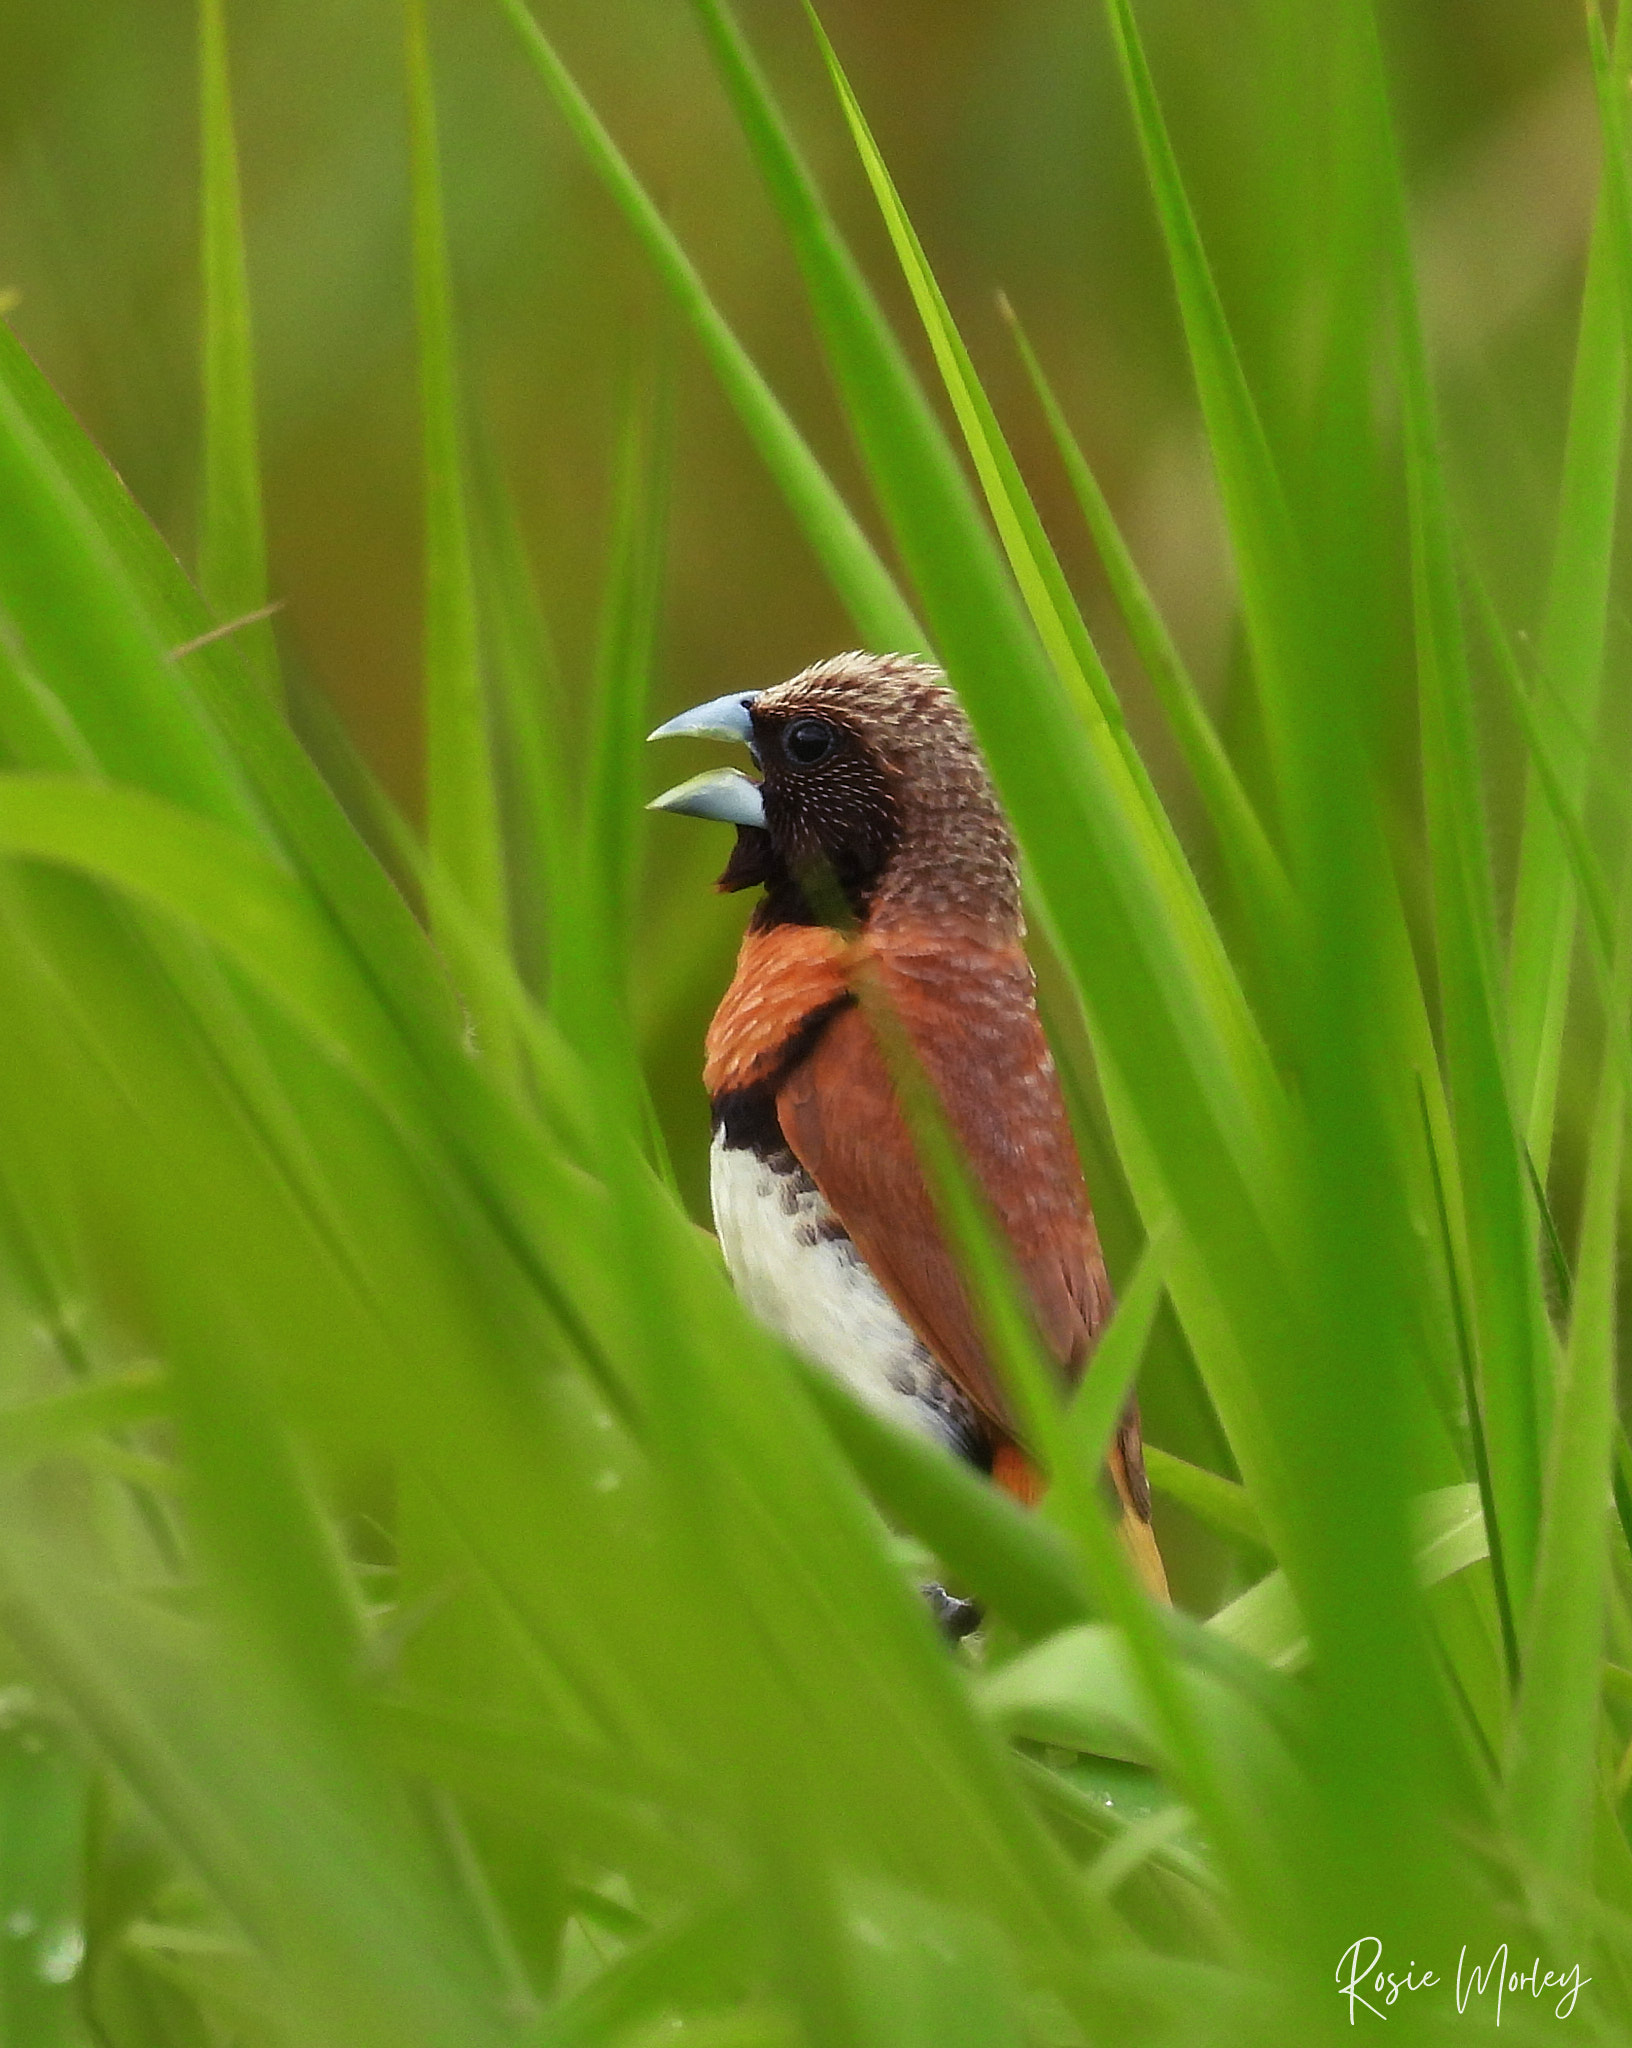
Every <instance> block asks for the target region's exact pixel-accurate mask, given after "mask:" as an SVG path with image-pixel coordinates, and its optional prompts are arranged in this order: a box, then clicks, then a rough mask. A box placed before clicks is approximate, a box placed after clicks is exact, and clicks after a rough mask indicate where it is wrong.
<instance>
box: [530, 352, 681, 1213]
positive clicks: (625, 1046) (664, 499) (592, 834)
mask: <svg viewBox="0 0 1632 2048" xmlns="http://www.w3.org/2000/svg"><path fill="white" fill-rule="evenodd" d="M658 346H659V344H657V343H655V342H654V344H653V345H652V349H651V352H650V358H649V360H647V361H646V362H644V363H643V364H641V365H640V366H639V368H638V369H637V370H636V372H635V373H634V375H633V377H632V378H631V384H630V390H629V394H628V398H627V400H626V404H625V412H624V424H623V432H622V437H621V442H620V447H619V453H618V464H617V484H616V489H615V492H614V503H615V510H614V515H613V533H612V543H611V550H610V555H609V561H608V568H607V578H606V589H605V594H604V597H603V600H602V607H601V630H600V639H599V645H598V647H597V650H596V658H595V678H594V687H593V690H592V693H591V698H590V705H589V711H588V725H587V739H586V744H587V750H588V769H587V775H586V779H585V783H584V789H583V794H582V797H581V799H580V801H579V802H578V804H577V805H576V806H575V818H576V823H577V843H576V846H575V849H574V858H575V861H576V864H577V880H576V886H575V887H574V888H572V889H571V890H570V891H568V892H566V893H565V894H564V895H563V897H562V899H561V901H560V903H559V905H558V908H557V915H556V918H555V921H554V925H553V928H552V941H553V943H552V965H551V969H550V1012H551V1015H552V1016H553V1017H554V1018H555V1019H556V1021H557V1022H558V1023H559V1024H560V1026H561V1029H562V1031H563V1033H564V1034H565V1036H566V1038H567V1040H568V1042H569V1043H570V1044H571V1045H573V1046H575V1047H576V1048H577V1050H578V1052H579V1054H580V1056H581V1057H582V1058H583V1060H584V1062H585V1065H586V1067H587V1068H588V1069H589V1070H590V1072H591V1074H592V1076H593V1077H594V1085H595V1086H597V1087H598V1088H600V1089H602V1090H605V1091H606V1092H607V1093H608V1095H609V1096H610V1097H611V1098H612V1099H613V1100H614V1101H615V1102H616V1103H619V1104H621V1105H623V1106H624V1108H625V1109H626V1110H627V1111H628V1112H629V1114H630V1115H632V1116H635V1117H637V1118H638V1120H639V1122H640V1123H641V1124H642V1125H643V1126H644V1128H645V1130H646V1132H647V1136H648V1142H649V1143H650V1144H651V1146H652V1147H653V1150H654V1154H655V1157H656V1159H657V1161H658V1163H659V1167H660V1170H661V1171H662V1172H663V1173H664V1175H665V1177H666V1178H667V1179H668V1180H669V1182H670V1184H671V1185H672V1184H673V1174H672V1169H670V1167H669V1165H668V1161H667V1157H666V1152H665V1149H664V1146H663V1142H662V1136H661V1132H660V1130H659V1127H658V1125H657V1120H656V1115H655V1112H654V1110H653V1109H652V1105H651V1100H650V1096H649V1093H648V1091H647V1088H646V1084H645V1078H644V1075H643V1074H642V1072H641V1069H640V1063H639V1058H638V1054H637V1050H636V1046H635V1040H634V1035H633V1029H632V1024H631V1019H630V1005H631V991H632V972H633V962H634V958H635V952H636V943H637V941H636V929H635V890H636V884H637V882H638V879H639V856H640V849H641V846H642V843H643V841H644V836H645V830H644V828H645V818H644V815H643V813H642V810H641V805H640V783H641V775H642V766H641V753H642V745H641V743H642V741H643V739H644V737H645V732H646V729H647V726H648V725H649V723H650V720H649V719H648V718H647V717H646V715H645V714H646V707H647V705H648V703H649V702H650V699H651V677H652V667H653V663H654V660H655V657H656V649H657V635H658V623H659V613H660V609H661V596H662V582H663V570H664V555H665V549H666V543H667V523H668V498H669V472H670V463H671V456H672V413H671V395H670V390H669V383H668V373H667V365H666V363H665V362H663V361H661V360H659V357H658V354H657V349H658Z"/></svg>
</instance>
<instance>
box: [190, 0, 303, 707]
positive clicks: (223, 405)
mask: <svg viewBox="0 0 1632 2048" xmlns="http://www.w3.org/2000/svg"><path fill="white" fill-rule="evenodd" d="M198 45H199V117H200V133H201V138H202V143H203V150H202V159H203V161H202V171H203V175H202V178H201V180H200V190H201V193H202V197H203V224H202V225H203V235H202V244H203V284H204V289H203V305H204V492H203V503H202V506H201V509H200V516H199V549H198V584H199V589H200V590H201V591H202V592H203V594H204V600H205V602H206V603H207V604H208V605H209V607H210V609H211V610H212V611H213V612H214V613H215V615H216V617H217V619H219V620H221V621H223V622H225V621H229V620H244V621H245V622H246V623H245V624H244V625H243V627H242V628H241V629H240V639H241V643H242V644H241V648H240V652H241V654H242V658H243V660H244V662H245V664H246V665H247V666H248V667H249V668H250V669H252V670H253V672H254V674H255V676H256V678H257V680H258V681H259V682H260V683H261V685H262V687H263V688H264V689H266V690H267V691H268V693H269V694H270V695H271V697H272V699H273V701H274V702H279V701H281V697H282V685H281V682H280V679H279V676H278V663H277V644H276V641H275V640H274V638H273V635H272V629H271V627H270V625H268V624H266V623H265V622H264V621H265V616H266V605H267V581H266V528H265V520H264V516H263V514H262V510H261V463H260V446H259V436H258V432H257V428H256V420H255V349H254V336H253V332H252V328H251V323H250V310H249V272H248V266H247V263H246V261H245V255H244V230H243V205H242V198H241V194H240V191H239V182H238V146H237V141H236V139H235V137H234V133H233V119H232V85H231V78H230V75H229V71H228V64H227V28H226V15H225V0H199V9H198Z"/></svg>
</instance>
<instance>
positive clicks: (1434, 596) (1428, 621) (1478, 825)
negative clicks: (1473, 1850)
mask: <svg viewBox="0 0 1632 2048" xmlns="http://www.w3.org/2000/svg"><path fill="white" fill-rule="evenodd" d="M1396 218H1397V219H1398V215H1397V216H1396ZM1408 266H1409V254H1408V251H1407V250H1406V248H1405V243H1404V230H1403V223H1401V224H1400V226H1399V228H1398V235H1397V243H1396V267H1395V277H1396V294H1397V303H1398V307H1399V335H1400V338H1399V359H1400V378H1401V400H1402V408H1403V416H1404V434H1405V452H1406V480H1407V487H1408V499H1409V508H1410V517H1411V549H1412V586H1413V594H1414V603H1415V608H1416V619H1417V626H1416V632H1417V675H1418V692H1419V702H1420V705H1421V726H1422V756H1423V769H1422V775H1423V790H1424V797H1425V804H1426V810H1427V820H1428V846H1429V857H1430V878H1431V885H1432V893H1433V902H1434V924H1435V936H1436V941H1437V947H1438V956H1439V973H1440V1007H1441V1015H1442V1028H1443V1031H1444V1036H1445V1064H1446V1071H1447V1076H1448V1094H1449V1097H1450V1101H1451V1106H1452V1113H1453V1118H1454V1122H1455V1128H1456V1145H1457V1153H1458V1157H1459V1159H1460V1161H1461V1162H1462V1167H1463V1185H1462V1199H1463V1203H1464V1208H1465V1213H1466V1218H1467V1236H1468V1254H1469V1261H1470V1274H1471V1278H1472V1289H1471V1302H1472V1309H1473V1334H1474V1339H1475V1344H1476V1349H1477V1354H1478V1359H1479V1365H1480V1373H1481V1379H1482V1383H1483V1395H1484V1399H1483V1403H1482V1413H1483V1416H1484V1421H1485V1427H1486V1432H1487V1438H1488V1443H1489V1449H1490V1465H1491V1481H1492V1487H1493V1491H1494V1496H1495V1502H1494V1504H1495V1508H1496V1519H1497V1522H1498V1524H1499V1526H1500V1529H1501V1545H1502V1557H1503V1563H1504V1566H1505V1568H1506V1572H1507V1574H1508V1577H1509V1580H1510V1583H1511V1586H1512V1595H1513V1602H1514V1607H1515V1610H1516V1611H1517V1612H1518V1613H1521V1614H1522V1613H1523V1611H1524V1608H1525V1605H1526V1603H1527V1601H1528V1598H1529V1592H1530V1585H1531V1580H1532V1577H1533V1573H1534V1569H1535V1554H1536V1542H1537V1534H1538V1522H1539V1515H1540V1501H1541V1466H1542V1460H1543V1458H1544V1456H1545V1445H1546V1435H1547V1426H1548V1421H1549V1419H1550V1418H1549V1415H1548V1410H1549V1409H1550V1406H1551V1399H1550V1394H1551V1387H1550V1380H1551V1357H1550V1350H1549V1347H1548V1345H1547V1343H1546V1341H1545V1331H1546V1312H1545V1307H1544V1304H1543V1302H1542V1300H1541V1291H1540V1282H1539V1273H1538V1267H1537V1260H1536V1244H1535V1234H1534V1231H1533V1230H1532V1228H1531V1219H1530V1206H1529V1199H1528V1193H1529V1191H1528V1184H1527V1179H1526V1175H1525V1172H1524V1168H1523V1162H1522V1158H1521V1153H1520V1147H1519V1140H1518V1134H1517V1132H1516V1130H1515V1127H1514V1121H1513V1109H1512V1103H1511V1099H1510V1097H1509V1094H1508V1086H1507V1077H1506V1050H1507V1048H1506V1044H1505V1042H1504V1036H1503V1031H1502V1026H1501V1022H1500V986H1501V984H1500V977H1499V974H1498V969H1497V964H1496V961H1497V942H1496V910H1495V901H1494V884H1493V871H1492V864H1491V857H1490V847H1489V832H1488V827H1487V824H1486V820H1485V816H1484V807H1483V801H1482V797H1481V790H1482V787H1483V779H1484V778H1483V774H1482V771H1481V765H1480V761H1479V756H1478V751H1477V745H1476V741H1475V737H1474V732H1475V727H1474V717H1473V705H1472V696H1471V686H1470V681H1469V676H1468V668H1467V650H1466V645H1465V640H1464V635H1463V627H1462V617H1461V599H1460V591H1459V587H1458V579H1457V574H1456V557H1455V545H1454V538H1453V534H1454V528H1453V525H1452V520H1451V515H1450V509H1449V502H1448V497H1447V491H1446V484H1445V477H1444V470H1443V464H1442V458H1441V455H1440V442H1439V432H1438V426H1437V421H1436V418H1435V410H1434V403H1433V396H1432V389H1431V385H1430V380H1429V372H1428V365H1427V359H1426V354H1425V351H1424V348H1423V343H1422V338H1421V330H1420V326H1419V323H1418V319H1417V314H1416V304H1415V290H1414V284H1413V281H1412V277H1411V273H1410V270H1409V267H1408Z"/></svg>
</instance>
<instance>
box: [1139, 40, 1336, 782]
mask: <svg viewBox="0 0 1632 2048" xmlns="http://www.w3.org/2000/svg"><path fill="white" fill-rule="evenodd" d="M1106 12H1107V14H1108V16H1109V20H1110V25H1111V36H1112V41H1113V43H1114V45H1115V49H1116V54H1117V61H1118V64H1119V66H1120V68H1121V72H1122V78H1123V84H1124V86H1125V88H1126V91H1127V96H1128V103H1129V106H1130V108H1131V110H1132V113H1133V120H1134V127H1135V130H1136V132H1137V134H1138V138H1139V148H1140V152H1141V154H1142V156H1143V158H1144V163H1145V174H1146V177H1147V179H1148V181H1149V184H1150V189H1151V194H1152V197H1153V199H1154V201H1155V206H1156V216H1157V221H1158V223H1159V225H1160V228H1161V232H1162V238H1163V241H1164V243H1165V244H1166V247H1167V255H1168V265H1169V269H1170V270H1171V273H1172V277H1173V283H1174V289H1175V291H1176V292H1177V295H1178V301H1179V313H1180V317H1181V319H1182V321H1183V323H1184V332H1185V338H1186V340H1187V342H1188V344H1189V353H1190V366H1191V371H1192V374H1193V375H1194V377H1195V382H1196V394H1197V397H1198V398H1199V400H1200V403H1201V411H1202V418H1203V420H1204V421H1205V422H1206V427H1207V435H1208V439H1209V441H1210V442H1211V445H1212V451H1213V462H1214V468H1215V471H1216V474H1217V477H1218V484H1219V490H1220V493H1221V495H1222V497H1223V500H1224V508H1225V516H1226V519H1227V521H1228V524H1229V529H1230V535H1231V540H1232V542H1233V545H1234V550H1235V559H1236V568H1237V573H1238V574H1239V576H1240V581H1241V609H1242V616H1243V619H1244V621H1245V624H1246V631H1247V637H1248V640H1249V642H1250V644H1251V647H1252V654H1253V664H1254V671H1255V675H1256V679H1257V685H1258V690H1259V695H1260V701H1261V703H1262V706H1263V712H1264V721H1265V728H1266V731H1267V733H1268V737H1269V742H1270V757H1271V761H1272V763H1273V764H1274V765H1275V767H1276V769H1277V781H1278V783H1279V784H1280V786H1281V787H1282V788H1283V789H1284V787H1285V783H1286V777H1287V774H1288V770H1289V758H1288V750H1289V739H1288V728H1287V715H1288V714H1287V696H1288V693H1289V692H1290V691H1291V690H1293V689H1295V688H1296V686H1297V678H1298V676H1299V674H1300V673H1301V671H1302V668H1303V666H1304V660H1303V646H1302V642H1303V634H1304V631H1305V605H1306V602H1307V593H1306V592H1305V590H1304V587H1303V576H1304V572H1303V568H1302V565H1301V563H1300V559H1299V551H1298V546H1297V536H1296V534H1295V532H1294V530H1293V526H1292V520H1291V515H1290V512H1289V510H1288V507H1287V502H1286V496H1285V491H1284V488H1283V484H1282V481H1281V478H1280V476H1279V475H1278V474H1277V471H1276V466H1275V460H1274V456H1273V453H1272V451H1271V449H1270V445H1269V441H1268V438H1267V436H1266V435H1265V433H1264V428H1263V422H1262V420H1261V419H1260V417H1259V414H1258V408H1257V405H1256V403H1255V401H1254V399H1253V396H1252V391H1251V389H1250V387H1249V385H1248V383H1247V379H1246V375H1245V372H1244V371H1243V369H1242V366H1241V359H1240V356H1239V355H1238V353H1237V351H1236V346H1235V341H1234V337H1233V336H1232V335H1231V333H1230V327H1229V321H1228V319H1227V318H1226V316H1225V312H1224V306H1223V301H1222V300H1221V299H1220V297H1219V293H1218V287H1217V285H1216V284H1215V282H1214V280H1213V274H1212V269H1211V267H1210V265H1209V263H1208V260H1207V253H1206V250H1205V248H1204V246H1203V244H1202V239H1201V232H1200V228H1199V226H1198V224H1197V221H1196V217H1195V213H1194V210H1193V208H1192V206H1191V204H1190V199H1189V196H1188V194H1187V192H1186V190H1185V185H1184V179H1183V176H1182V174H1181V173H1180V170H1179V164H1178V159H1177V157H1176V155H1175V154H1174V150H1173V144H1172V139H1171V137H1170V135H1169V133H1168V128H1167V123H1166V120H1165V118H1164V116H1163V113H1162V108H1161V102H1160V100H1159V99H1158V97H1157V93H1156V84H1155V80H1154V78H1153V77H1152V75H1151V71H1150V64H1149V60H1148V58H1147V57H1146V54H1145V47H1144V42H1143V39H1142V38H1141V36H1140V33H1139V25H1138V22H1137V20H1136V19H1135V16H1134V12H1133V7H1132V4H1131V0H1106Z"/></svg>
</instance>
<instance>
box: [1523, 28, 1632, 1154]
mask: <svg viewBox="0 0 1632 2048" xmlns="http://www.w3.org/2000/svg"><path fill="white" fill-rule="evenodd" d="M1587 25H1588V31H1589V38H1590V41H1591V45H1592V56H1593V66H1594V71H1595V74H1596V78H1597V83H1598V104H1599V111H1600V116H1601V125H1602V133H1603V148H1604V173H1603V190H1602V193H1601V196H1600V198H1599V202H1598V214H1597V218H1596V220H1595V222H1594V224H1593V234H1592V247H1591V252H1590V254H1589V256H1588V259H1587V281H1586V287H1585V289H1584V291H1583V293H1582V298H1581V317H1580V326H1579V329H1578V331H1577V335H1576V353H1575V369H1574V375H1573V378H1572V381H1571V387H1570V413H1569V424H1568V428H1567V430H1566V434H1565V443H1564V474H1563V479H1562V482H1561V484H1560V487H1559V509H1558V518H1557V521H1556V524H1555V526H1554V529H1553V559H1552V566H1551V570H1550V573H1549V576H1548V583H1547V597H1546V604H1545V607H1544V610H1543V613H1542V623H1541V637H1540V643H1539V648H1538V666H1539V669H1540V673H1541V676H1542V678H1543V680H1544V684H1545V687H1546V689H1547V691H1548V693H1549V695H1550V696H1552V697H1555V698H1556V700H1557V703H1558V706H1559V709H1560V712H1561V713H1562V716H1560V717H1559V718H1558V719H1557V720H1555V725H1556V728H1557V731H1558V738H1559V741H1560V743H1561V745H1560V755H1561V758H1560V759H1559V761H1558V769H1559V772H1560V775H1561V780H1562V787H1563V790H1564V792H1565V794H1566V796H1567V798H1568V799H1569V801H1570V803H1571V804H1572V806H1576V805H1579V804H1580V802H1581V800H1582V799H1583V797H1584V796H1585V793H1586V787H1587V778H1588V774H1589V771H1590V767H1591V759H1592V753H1591V747H1590V744H1589V742H1588V740H1587V739H1586V737H1585V736H1586V735H1590V733H1591V731H1592V729H1593V726H1594V724H1595V723H1596V717H1597V706H1598V699H1599V692H1600V686H1601V682H1602V677H1603V665H1604V648H1605V641H1606V638H1607V634H1608V626H1609V602H1610V593H1611V589H1612V574H1613V554H1614V539H1615V513H1616V505H1617V501H1618V499H1619V495H1620V477H1621V438H1622V436H1621V428H1622V423H1623V419H1624V415H1625V409H1626V335H1627V329H1626V326H1625V311H1624V309H1625V308H1626V307H1627V306H1628V304H1629V303H1632V213H1629V211H1628V205H1627V164H1626V143H1625V109H1624V84H1622V85H1617V84H1616V82H1615V81H1617V80H1621V81H1624V79H1625V76H1626V67H1627V60H1628V57H1629V55H1632V11H1629V10H1628V9H1626V8H1622V9H1621V10H1620V18H1619V20H1618V21H1617V23H1616V28H1615V49H1614V52H1613V55H1612V54H1611V52H1610V51H1609V50H1608V49H1607V48H1606V47H1605V46H1604V40H1603V28H1602V23H1601V21H1600V20H1599V17H1598V12H1597V9H1596V7H1589V8H1588V10H1587ZM1576 735H1582V736H1583V737H1582V738H1581V739H1579V740H1577V738H1576V737H1575V736H1576ZM1575 922H1576V903H1575V899H1574V892H1573V884H1572V881H1571V876H1570V871H1569V863H1568V860H1567V858H1566V855H1565V851H1564V848H1563V846H1562V845H1561V844H1560V841H1559V836H1558V826H1557V823H1556V821H1555V818H1554V815H1553V806H1552V804H1551V803H1550V801H1549V799H1548V796H1547V792H1546V791H1545V790H1544V789H1543V788H1542V786H1541V783H1540V778H1539V776H1538V774H1537V772H1536V770H1535V769H1534V768H1532V769H1531V771H1530V775H1529V780H1528V783H1527V786H1526V790H1525V799H1524V826H1523V834H1522V837H1521V840H1520V846H1519V873H1518V882H1517V887H1516V892H1515V896H1514V904H1513V928H1512V933H1511V936H1510V940H1509V949H1508V986H1509V999H1510V1002H1511V1006H1512V1061H1513V1088H1514V1101H1515V1102H1516V1104H1517V1106H1518V1111H1519V1116H1520V1120H1521V1128H1522V1130H1523V1131H1524V1134H1525V1141H1526V1144H1527V1146H1528V1149H1529V1153H1530V1157H1531V1158H1532V1159H1533V1160H1534V1161H1535V1163H1536V1170H1537V1172H1538V1173H1539V1174H1540V1175H1541V1176H1542V1179H1543V1181H1545V1179H1546V1175H1547V1164H1548V1160H1549V1158H1550V1157H1551V1154H1552V1145H1553V1124H1554V1114H1555V1107H1556V1102H1557V1095H1558V1074H1559V1061H1560V1055H1561V1051H1562V1047H1563V1039H1564V1017H1565V1009H1566V1005H1567V1002H1568V996H1569V985H1570V963H1571V956H1572V951H1573V944H1574V937H1575Z"/></svg>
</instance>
